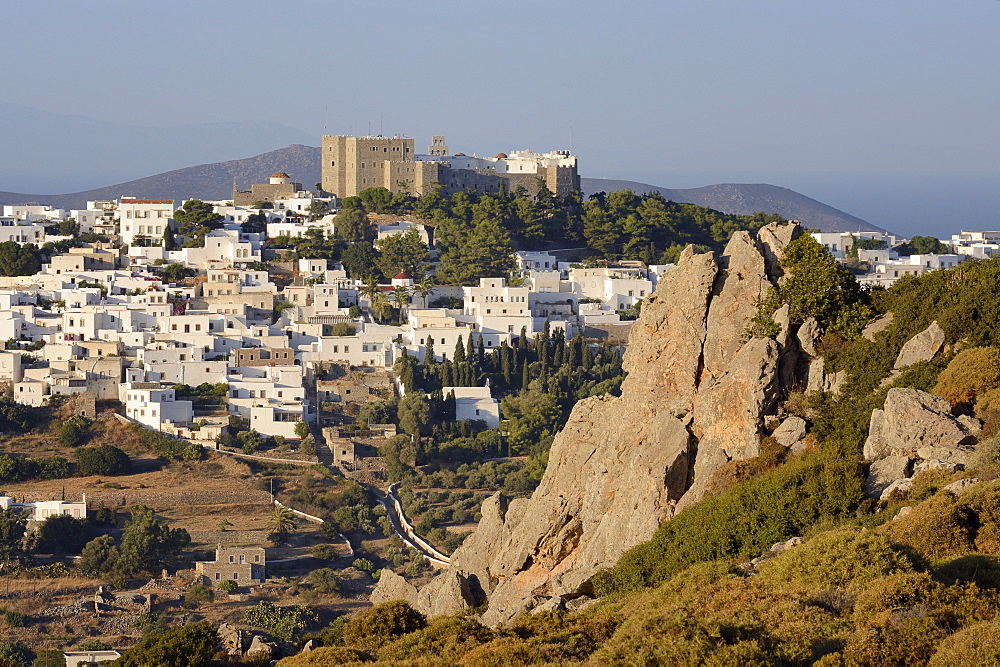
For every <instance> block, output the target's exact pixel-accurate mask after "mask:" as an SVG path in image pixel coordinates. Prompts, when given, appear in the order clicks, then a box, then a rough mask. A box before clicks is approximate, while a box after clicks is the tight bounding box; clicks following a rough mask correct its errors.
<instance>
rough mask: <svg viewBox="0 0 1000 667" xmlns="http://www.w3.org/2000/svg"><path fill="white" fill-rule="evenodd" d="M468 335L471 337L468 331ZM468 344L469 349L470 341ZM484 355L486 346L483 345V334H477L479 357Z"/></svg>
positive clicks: (481, 357)
mask: <svg viewBox="0 0 1000 667" xmlns="http://www.w3.org/2000/svg"><path fill="white" fill-rule="evenodd" d="M469 336H470V337H471V336H472V334H471V333H470V334H469ZM469 345H470V347H469V349H470V350H471V349H472V347H471V345H472V343H469ZM485 356H486V348H485V347H483V334H479V359H480V360H482V359H483V357H485Z"/></svg>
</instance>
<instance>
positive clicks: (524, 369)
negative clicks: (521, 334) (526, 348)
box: [521, 359, 531, 391]
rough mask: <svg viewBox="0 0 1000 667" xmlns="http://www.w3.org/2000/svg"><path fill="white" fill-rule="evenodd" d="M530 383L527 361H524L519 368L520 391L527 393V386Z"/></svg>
mask: <svg viewBox="0 0 1000 667" xmlns="http://www.w3.org/2000/svg"><path fill="white" fill-rule="evenodd" d="M530 382H531V375H530V374H529V373H528V360H527V359H525V360H524V365H523V366H521V391H528V384H529V383H530Z"/></svg>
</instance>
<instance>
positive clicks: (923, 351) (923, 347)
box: [892, 321, 944, 370]
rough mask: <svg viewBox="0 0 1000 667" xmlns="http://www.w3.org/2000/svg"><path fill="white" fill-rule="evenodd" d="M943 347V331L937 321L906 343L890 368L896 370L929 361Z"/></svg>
mask: <svg viewBox="0 0 1000 667" xmlns="http://www.w3.org/2000/svg"><path fill="white" fill-rule="evenodd" d="M943 346H944V331H942V330H941V327H940V326H939V325H938V323H937V321H934V322H931V325H930V326H929V327H927V328H926V329H924V330H923V331H921V332H920V333H918V334H917V335H916V336H914V337H913V338H911V339H910V340H908V341H906V344H905V345H903V349H901V350H900V351H899V355H898V356H897V357H896V363H895V364H893V365H892V367H893V368H894V369H896V370H898V369H900V368H905V367H907V366H909V365H911V364H916V363H918V362H921V361H930V360H931V359H933V358H934V355H935V354H937V353H938V352H940V351H941V348H942V347H943Z"/></svg>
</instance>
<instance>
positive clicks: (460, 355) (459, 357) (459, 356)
mask: <svg viewBox="0 0 1000 667" xmlns="http://www.w3.org/2000/svg"><path fill="white" fill-rule="evenodd" d="M463 361H465V345H464V344H463V343H462V337H461V336H459V337H458V339H457V340H456V341H455V363H456V364H460V363H462V362H463Z"/></svg>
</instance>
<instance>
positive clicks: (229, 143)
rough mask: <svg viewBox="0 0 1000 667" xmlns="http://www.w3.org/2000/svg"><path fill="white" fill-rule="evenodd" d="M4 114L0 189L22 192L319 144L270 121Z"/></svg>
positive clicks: (8, 106)
mask: <svg viewBox="0 0 1000 667" xmlns="http://www.w3.org/2000/svg"><path fill="white" fill-rule="evenodd" d="M126 89H127V86H126ZM72 106H75V105H72ZM2 108H3V150H2V151H0V189H2V190H16V191H18V192H25V191H27V192H38V191H39V190H41V191H43V192H75V191H80V190H83V189H84V188H94V187H100V186H104V185H107V184H109V183H119V182H121V181H124V180H127V179H130V178H135V177H136V176H137V175H145V174H159V173H162V172H165V171H169V170H172V169H180V168H184V167H187V166H189V165H192V164H201V163H203V162H218V161H220V160H230V159H233V158H240V157H243V156H246V155H256V154H258V153H263V152H264V151H269V150H271V149H273V148H276V147H278V146H287V145H289V144H303V143H312V142H313V141H315V135H313V134H310V133H307V132H303V131H302V130H298V129H295V128H291V127H287V126H285V125H281V124H279V123H272V122H268V121H228V122H219V123H187V124H183V125H172V126H166V127H152V126H144V125H127V124H122V123H116V122H114V121H111V120H108V119H103V118H90V117H87V116H86V115H81V114H67V113H52V112H49V111H44V110H41V109H35V108H31V107H26V106H22V105H19V104H16V103H12V102H11V101H4V102H2ZM82 111H83V112H84V113H86V110H85V109H84V110H82ZM36 184H47V185H36Z"/></svg>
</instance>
